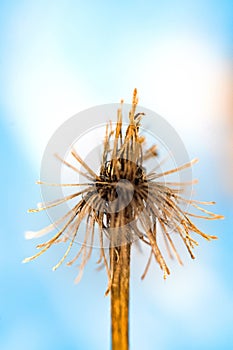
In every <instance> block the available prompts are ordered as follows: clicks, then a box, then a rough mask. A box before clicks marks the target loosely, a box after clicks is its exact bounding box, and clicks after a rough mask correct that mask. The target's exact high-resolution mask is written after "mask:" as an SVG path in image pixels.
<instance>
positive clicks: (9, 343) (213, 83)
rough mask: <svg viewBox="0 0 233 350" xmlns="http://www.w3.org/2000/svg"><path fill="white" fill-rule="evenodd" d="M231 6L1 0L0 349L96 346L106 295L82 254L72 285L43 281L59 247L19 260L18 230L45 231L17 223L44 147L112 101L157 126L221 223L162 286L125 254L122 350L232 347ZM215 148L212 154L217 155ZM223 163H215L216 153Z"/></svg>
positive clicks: (66, 280) (40, 219)
mask: <svg viewBox="0 0 233 350" xmlns="http://www.w3.org/2000/svg"><path fill="white" fill-rule="evenodd" d="M232 17H233V3H232V2H231V1H195V2H194V1H164V2H163V3H162V2H161V3H158V2H154V1H141V0H140V1H139V0H138V1H127V2H121V1H120V2H117V3H115V2H106V1H98V2H93V1H92V2H91V1H86V2H81V1H57V2H54V1H40V2H30V1H20V2H16V1H7V2H6V1H5V2H4V1H2V2H1V5H0V51H1V55H0V62H1V65H0V77H1V86H0V102H1V103H0V118H1V119H0V123H1V125H0V127H1V128H0V135H1V161H2V163H3V165H2V170H1V191H2V193H3V198H4V199H5V198H6V203H5V201H4V202H3V201H2V214H3V215H2V220H1V225H0V232H1V247H2V249H1V256H0V271H1V288H0V291H1V299H0V348H1V349H2V350H11V349H14V348H17V349H19V350H20V349H24V350H37V349H42V348H43V349H45V350H46V349H70V350H73V349H85V350H89V349H96V350H98V349H100V350H102V349H107V348H109V345H108V344H109V299H108V298H106V297H104V291H105V286H106V277H105V275H104V273H103V272H98V273H97V272H96V270H95V261H96V259H95V258H96V257H95V256H93V259H92V260H91V261H90V263H89V265H88V267H87V269H86V271H85V274H84V277H83V280H82V281H81V283H80V284H79V285H74V283H73V280H74V278H75V274H76V270H75V268H66V267H65V266H62V267H61V268H60V269H59V270H58V271H56V272H52V271H51V267H52V266H53V265H54V263H55V262H56V261H57V260H58V259H59V258H60V256H61V254H62V251H63V249H62V248H59V247H57V249H54V250H52V251H51V252H48V253H47V254H46V255H45V256H43V257H41V259H40V260H37V261H36V262H33V263H31V264H27V265H23V264H21V261H22V260H23V258H24V257H26V256H29V255H31V254H32V253H33V251H34V243H35V242H31V241H25V240H24V232H25V231H26V230H28V229H36V228H37V227H43V226H44V225H46V224H48V218H47V217H46V215H45V214H39V215H32V214H31V215H29V214H27V213H26V210H27V208H29V207H33V206H34V205H35V203H37V202H38V201H40V192H39V188H38V187H37V186H35V185H34V182H35V180H37V179H38V177H39V173H40V161H41V157H42V155H43V151H44V148H45V147H46V144H47V142H48V140H49V138H50V137H51V135H52V134H53V132H54V131H55V130H56V128H57V127H58V126H59V125H60V124H61V123H62V122H64V121H65V120H67V119H68V118H69V117H71V116H72V115H74V114H75V113H77V112H79V111H81V110H83V109H85V108H88V107H91V106H94V105H98V104H104V103H112V102H118V101H120V99H121V98H124V99H125V101H126V102H128V103H130V99H131V94H132V90H133V88H134V87H135V86H136V87H137V88H138V90H139V97H140V104H142V105H143V106H145V107H147V108H150V109H152V110H154V111H156V112H157V113H159V114H160V115H162V116H163V117H164V118H166V119H167V120H168V122H169V123H171V124H172V125H173V126H174V128H175V129H176V130H177V132H178V133H179V135H180V136H181V137H182V139H183V140H184V142H185V144H186V147H187V150H188V152H189V154H190V157H193V156H198V157H199V158H200V163H199V164H198V165H197V166H196V168H195V170H194V171H195V176H197V177H199V178H200V184H199V185H198V187H197V194H198V197H199V198H201V199H204V200H205V199H206V200H216V201H217V206H216V211H217V212H219V213H221V214H224V215H225V216H226V219H225V220H224V221H219V222H217V223H214V222H203V223H201V225H202V226H201V227H202V228H203V230H205V231H206V232H209V233H212V234H217V235H219V240H218V241H216V242H212V243H205V242H200V247H199V248H198V250H197V252H196V255H197V257H198V258H197V260H196V261H190V260H189V258H188V256H187V255H186V254H185V252H184V256H186V257H187V258H185V259H184V260H185V267H184V268H180V267H179V266H176V264H171V266H172V271H173V273H172V276H171V277H170V278H169V280H168V281H167V282H166V283H164V281H163V280H162V276H161V273H160V271H159V269H158V267H157V266H156V265H155V264H154V265H152V266H151V270H150V272H149V274H148V276H147V278H146V280H145V281H143V282H141V280H140V276H141V274H142V272H143V267H144V264H145V256H143V255H142V254H139V253H138V252H134V254H133V258H132V286H131V330H130V334H131V344H132V349H135V350H137V349H141V348H144V349H146V350H153V349H156V348H158V349H160V350H176V349H187V348H189V349H195V350H196V349H198V350H202V349H203V350H209V349H210V350H215V349H220V348H221V349H226V350H228V349H229V350H230V349H232V348H233V335H232V334H233V329H232V328H233V316H232V315H233V281H232V268H233V261H232V252H231V247H232V244H231V243H233V238H232V227H233V219H232V214H233V205H232V194H230V193H229V191H228V186H227V185H226V182H225V180H223V176H224V173H225V172H229V171H230V170H229V169H228V163H229V162H230V163H232V159H231V160H230V161H229V160H228V163H227V162H226V163H224V160H223V159H222V158H223V157H222V155H223V154H224V157H227V155H226V154H227V152H225V151H226V148H224V147H225V145H226V144H227V142H226V139H227V135H228V133H227V129H228V125H227V112H226V110H225V108H224V94H225V85H224V84H225V81H226V80H225V78H226V76H228V75H227V72H228V69H229V68H228V61H229V59H230V58H231V57H232V40H233V18H232ZM225 153H226V154H225ZM224 159H225V158H224Z"/></svg>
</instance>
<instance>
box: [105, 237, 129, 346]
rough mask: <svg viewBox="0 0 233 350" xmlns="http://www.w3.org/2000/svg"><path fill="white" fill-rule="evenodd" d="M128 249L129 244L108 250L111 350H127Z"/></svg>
mask: <svg viewBox="0 0 233 350" xmlns="http://www.w3.org/2000/svg"><path fill="white" fill-rule="evenodd" d="M130 249H131V244H130V243H127V244H124V245H122V246H119V247H113V248H110V263H111V270H112V284H111V322H112V325H111V333H112V334H111V338H112V339H111V340H112V350H119V349H121V350H128V349H129V278H130Z"/></svg>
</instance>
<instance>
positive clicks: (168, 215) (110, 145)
mask: <svg viewBox="0 0 233 350" xmlns="http://www.w3.org/2000/svg"><path fill="white" fill-rule="evenodd" d="M122 103H123V102H122ZM137 103H138V98H137V90H136V89H135V90H134V94H133V101H132V107H131V110H130V113H129V124H128V127H127V130H126V132H125V135H123V128H122V108H120V109H119V110H118V117H117V123H116V127H115V129H113V127H112V124H111V123H109V124H108V125H106V135H105V140H104V145H103V154H102V163H101V167H100V171H99V173H98V174H96V173H95V172H94V171H93V170H92V169H91V168H90V167H89V166H88V164H86V163H85V162H84V160H82V159H81V158H80V156H79V155H78V154H77V153H76V151H75V150H74V149H73V150H72V156H73V158H74V160H75V161H77V162H78V163H79V164H80V165H81V166H82V168H83V169H85V170H84V171H81V170H79V169H77V168H76V167H74V166H73V165H72V164H70V163H68V162H67V161H65V160H63V159H60V160H61V161H62V162H63V163H64V164H66V165H67V166H68V167H70V168H72V169H73V170H74V171H76V172H78V173H81V175H82V176H84V177H85V179H86V182H85V183H82V184H80V183H74V184H49V185H52V186H73V188H76V187H81V188H82V189H81V190H80V191H77V192H76V191H74V193H73V194H72V195H69V196H66V197H64V198H61V199H59V200H57V201H53V202H50V203H46V204H44V205H43V204H42V205H40V206H39V208H38V209H31V210H29V212H39V211H41V210H44V209H48V208H51V207H53V206H57V205H60V204H61V203H64V202H66V201H69V200H71V199H74V198H77V203H76V204H75V205H74V207H73V208H72V209H71V210H70V211H68V212H67V214H66V215H64V216H63V217H62V218H60V219H59V220H58V221H56V222H54V223H52V224H50V225H49V226H48V227H46V228H43V229H42V230H40V231H38V232H28V233H26V238H37V237H40V236H43V235H45V234H47V233H49V232H51V231H53V230H55V229H56V227H57V225H58V224H61V223H63V227H62V228H61V229H60V230H59V231H58V232H57V233H56V234H55V235H54V236H53V237H52V238H51V239H49V240H47V241H46V242H44V243H42V244H39V245H37V248H39V249H40V251H39V252H38V253H37V254H35V255H33V256H31V257H29V258H26V259H25V260H24V262H28V261H31V260H33V259H35V258H37V257H39V256H40V255H41V254H43V253H44V252H46V251H47V250H48V249H49V248H50V247H51V246H52V245H54V244H56V243H60V242H67V241H69V243H68V247H67V250H66V251H65V254H64V255H63V257H62V258H61V260H60V261H59V262H58V264H57V265H56V266H54V268H53V269H54V270H56V269H57V268H58V267H59V266H60V265H61V264H62V263H63V261H64V260H65V259H66V257H67V255H68V253H69V252H70V250H71V248H72V246H73V243H74V241H75V239H76V237H77V234H78V230H79V227H80V223H81V222H82V221H83V220H85V221H86V232H85V238H84V241H83V243H82V245H81V247H80V249H79V251H78V252H77V254H76V256H75V257H74V258H73V259H72V260H71V261H69V262H68V263H67V265H72V264H73V263H74V262H75V261H77V260H78V259H79V258H81V264H80V273H79V275H78V277H77V279H76V280H77V281H78V280H79V279H80V277H81V275H82V272H83V269H84V267H85V265H86V263H87V262H88V260H89V259H90V256H91V253H92V246H93V241H94V235H95V234H96V232H95V231H96V226H97V227H98V231H99V232H98V237H99V244H100V259H99V263H100V262H103V263H104V265H105V268H106V271H107V274H108V279H109V286H108V291H109V288H110V286H111V280H112V271H111V268H110V262H109V258H108V254H107V252H106V249H105V248H104V243H103V242H104V237H105V238H106V237H107V238H108V240H109V247H110V248H113V247H118V246H120V245H124V244H131V243H132V242H133V241H135V240H136V239H138V240H139V241H142V242H143V243H145V244H147V245H148V246H149V247H150V248H151V254H150V257H149V259H148V264H147V266H146V269H145V272H144V274H143V276H142V278H143V277H144V276H145V274H146V272H147V270H148V267H149V265H150V262H151V258H152V256H153V255H154V257H155V259H156V261H157V263H158V264H159V266H160V268H161V269H162V270H163V274H164V278H166V276H167V275H169V274H170V271H169V268H168V265H167V262H166V261H165V258H164V255H163V253H162V252H161V250H160V246H159V243H158V238H157V235H158V234H159V235H162V237H163V239H164V241H165V244H166V248H167V251H168V253H169V255H170V256H172V255H175V257H176V258H177V260H178V262H179V263H180V264H182V261H181V258H180V256H179V254H178V251H177V249H176V247H175V244H174V243H173V239H172V235H174V234H175V233H176V234H177V235H178V236H179V237H180V238H181V240H182V241H183V242H184V244H185V246H186V248H187V250H188V252H189V254H190V256H191V257H192V258H194V254H193V248H194V246H195V245H197V244H198V243H197V241H196V240H195V239H194V238H193V237H192V236H191V233H195V234H197V235H200V236H202V237H203V238H205V239H206V240H211V239H216V238H217V237H216V236H210V235H208V234H205V233H204V232H202V231H201V230H200V229H199V228H198V227H197V226H196V225H195V224H194V223H193V222H192V220H191V218H190V217H196V218H203V219H207V220H215V219H220V218H223V217H222V216H221V215H216V214H214V213H212V212H210V211H208V210H206V209H203V208H202V207H200V206H199V205H200V204H201V205H212V204H214V202H201V201H196V200H191V199H185V198H183V197H182V195H181V192H182V188H183V187H184V186H186V185H189V184H192V182H191V183H175V182H166V183H164V182H163V181H162V179H163V177H164V176H166V175H170V174H172V173H175V172H180V171H182V170H184V169H186V168H188V167H191V166H192V165H193V164H194V163H196V161H197V160H196V159H194V160H193V161H191V162H189V163H187V164H184V165H182V166H180V167H177V168H175V169H172V170H168V171H165V172H160V173H159V172H156V169H155V170H154V171H150V172H147V170H146V167H145V161H146V160H148V159H150V158H153V157H157V148H156V146H152V147H150V148H149V149H147V150H145V151H144V150H143V146H144V142H145V138H144V137H142V136H140V135H139V128H140V121H141V118H142V117H143V113H136V106H137ZM58 158H59V157H58ZM38 183H39V184H41V185H44V184H46V183H44V182H42V181H38ZM47 185H48V184H47ZM80 197H81V198H80ZM78 198H79V199H78ZM184 203H185V204H187V205H189V207H193V208H195V209H198V210H199V211H200V212H201V213H200V214H199V215H197V214H195V213H191V212H188V211H183V210H182V209H181V204H184ZM158 228H159V230H158ZM171 231H173V232H172V234H170V233H171ZM87 242H89V243H90V244H87Z"/></svg>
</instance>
